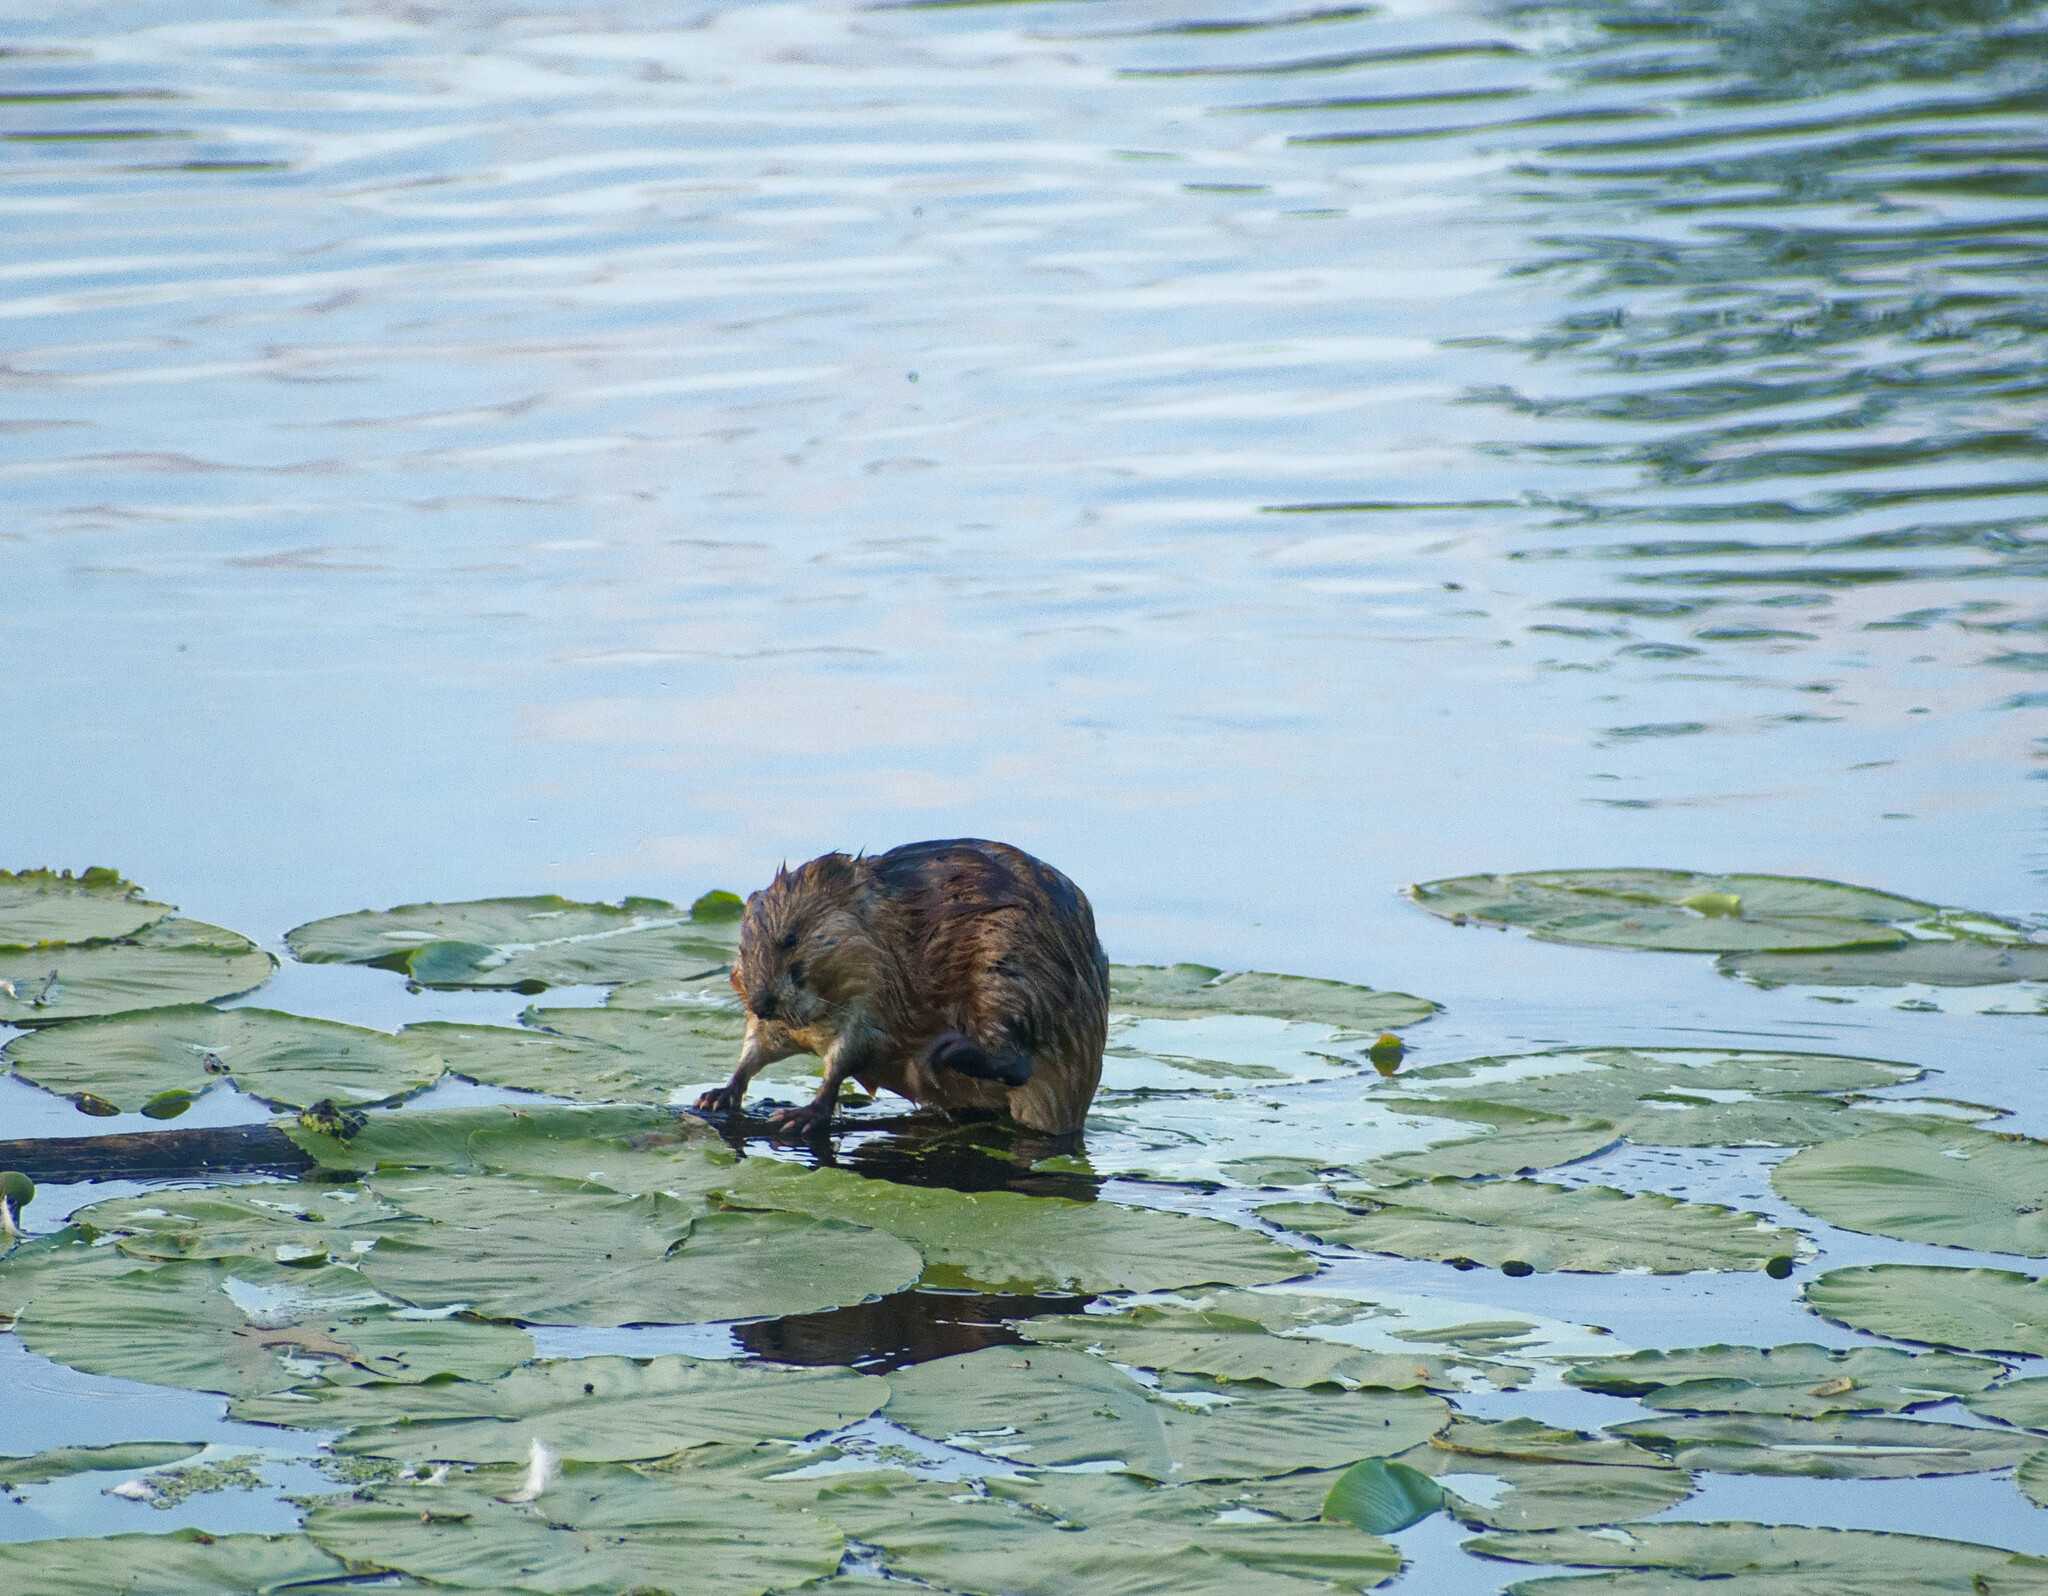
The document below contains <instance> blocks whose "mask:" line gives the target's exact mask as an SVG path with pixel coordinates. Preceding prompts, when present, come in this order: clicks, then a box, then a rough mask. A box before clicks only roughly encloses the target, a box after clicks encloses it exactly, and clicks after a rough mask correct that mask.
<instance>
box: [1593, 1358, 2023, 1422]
mask: <svg viewBox="0 0 2048 1596" xmlns="http://www.w3.org/2000/svg"><path fill="white" fill-rule="evenodd" d="M2004 1372H2005V1366H2004V1365H2003V1364H2001V1363H1996V1362H1993V1361H1992V1360H1991V1359H1989V1358H1965V1357H1957V1356H1956V1355H1955V1354H1953V1353H1947V1352H1903V1351H1901V1350H1899V1349H1898V1348H1897V1347H1834V1348H1830V1347H1821V1346H1815V1345H1814V1344H1813V1343H1811V1342H1801V1343H1798V1344H1795V1345H1791V1346H1782V1347H1729V1346H1712V1347H1694V1348H1691V1349H1689V1350H1686V1351H1680V1352H1638V1353H1635V1354H1633V1355H1632V1356H1629V1357H1626V1358H1604V1359H1602V1360H1601V1361H1600V1362H1598V1363H1581V1364H1578V1365H1576V1366H1575V1367H1573V1368H1572V1369H1570V1370H1568V1371H1567V1372H1566V1374H1565V1380H1566V1381H1567V1382H1568V1383H1570V1384H1572V1385H1575V1386H1579V1387H1581V1388H1583V1389H1585V1390H1588V1391H1600V1392H1604V1393H1606V1394H1607V1395H1609V1396H1627V1397H1634V1398H1636V1399H1637V1400H1638V1401H1639V1402H1641V1403H1642V1404H1643V1405H1644V1406H1645V1407H1651V1408H1657V1409H1660V1410H1662V1411H1664V1412H1670V1413H1777V1414H1784V1415H1786V1416H1788V1417H1800V1418H1816V1417H1819V1416H1821V1415H1824V1414H1831V1413H1901V1412H1905V1411H1906V1410H1908V1409H1911V1408H1916V1407H1925V1406H1926V1405H1928V1404H1929V1403H1933V1402H1946V1401H1948V1400H1950V1399H1951V1398H1953V1397H1958V1396H1967V1395H1968V1394H1969V1393H1971V1392H1981V1391H1983V1389H1984V1388H1985V1387H1986V1386H1988V1385H1990V1384H1991V1382H1992V1381H1994V1380H1996V1379H1997V1378H1998V1377H1999V1376H2000V1375H2001V1374H2003V1373H2004ZM2042 1383H2043V1385H2044V1386H2048V1381H2044V1382H2042Z"/></svg>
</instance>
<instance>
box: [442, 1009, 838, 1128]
mask: <svg viewBox="0 0 2048 1596" xmlns="http://www.w3.org/2000/svg"><path fill="white" fill-rule="evenodd" d="M520 1018H521V1020H522V1022H523V1023H524V1024H526V1025H530V1026H534V1027H536V1028H539V1029H541V1030H544V1031H545V1032H547V1033H548V1034H550V1035H553V1036H559V1037H563V1038H566V1039H568V1040H570V1041H572V1042H574V1043H576V1044H577V1045H579V1046H583V1047H594V1048H604V1049H607V1050H608V1051H607V1052H605V1053H604V1054H603V1055H602V1062H601V1063H600V1062H597V1061H595V1060H593V1061H592V1062H590V1063H587V1064H583V1065H581V1066H574V1067H572V1071H574V1070H580V1073H574V1072H571V1073H566V1074H565V1072H564V1070H563V1069H562V1068H561V1067H560V1066H559V1065H558V1064H556V1063H555V1061H553V1060H552V1059H550V1060H549V1061H548V1065H547V1067H546V1068H544V1069H543V1068H536V1067H535V1064H536V1063H537V1061H535V1060H532V1059H530V1058H529V1061H528V1065H527V1069H526V1072H525V1073H523V1074H515V1073H514V1072H513V1069H512V1068H511V1067H510V1066H509V1065H508V1066H499V1067H492V1066H491V1065H489V1064H488V1063H483V1064H482V1065H481V1070H482V1072H481V1073H479V1074H478V1077H477V1078H478V1079H489V1080H491V1081H492V1082H493V1084H495V1085H499V1086H524V1087H526V1088H527V1089H529V1090H532V1091H543V1092H553V1093H554V1094H555V1095H557V1096H558V1097H574V1098H578V1099H580V1100H582V1101H585V1102H594V1101H600V1100H609V1101H633V1102H643V1103H675V1104H679V1105H687V1104H690V1103H694V1102H695V1101H696V1099H697V1095H698V1093H699V1092H701V1091H702V1090H703V1089H704V1088H705V1087H707V1086H713V1085H717V1086H723V1085H724V1084H725V1082H726V1081H727V1080H728V1079H729V1078H730V1077H731V1075H732V1072H733V1069H734V1067H735V1066H736V1065H737V1064H738V1063H739V1059H740V1042H741V1039H742V1038H743V1037H744V1035H745V1034H746V1022H745V1019H744V1017H743V1016H741V1015H739V1014H731V1013H727V1012H725V1011H724V1010H721V1009H714V1008H703V1009H683V1010H677V1011H673V1012H656V1011H651V1010H645V1009H615V1008H601V1009H528V1010H527V1011H526V1013H525V1014H524V1015H522V1016H521V1017H520ZM823 1071H824V1065H823V1064H821V1063H820V1062H819V1061H818V1060H817V1059H815V1058H812V1057H810V1056H809V1055H808V1054H800V1055H798V1056H797V1057H795V1058H791V1059H784V1060H779V1061H778V1062H776V1063H774V1064H770V1065H769V1066H768V1067H767V1068H766V1069H765V1070H763V1071H762V1072H761V1073H760V1074H759V1075H757V1076H756V1077H755V1079H756V1080H757V1081H760V1080H771V1081H773V1080H790V1079H796V1078H801V1077H807V1076H816V1075H820V1074H822V1073H823ZM804 1095H805V1096H806V1097H808V1096H809V1095H810V1094H809V1092H806V1093H805V1094H804Z"/></svg>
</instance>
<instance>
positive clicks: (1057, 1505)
mask: <svg viewBox="0 0 2048 1596" xmlns="http://www.w3.org/2000/svg"><path fill="white" fill-rule="evenodd" d="M815 1501H816V1511H817V1512H819V1513H822V1514H824V1515H826V1516H828V1517H830V1518H831V1519H832V1520H833V1522H835V1523H837V1524H838V1525H839V1526H840V1527H841V1528H842V1529H844V1530H845V1531H846V1533H847V1535H848V1536H849V1537H850V1538H852V1539H855V1540H858V1541H860V1542H862V1543H864V1544H866V1545H870V1546H877V1547H880V1548H881V1550H882V1552H883V1555H884V1558H885V1560H886V1562H887V1564H888V1566H889V1568H890V1569H891V1570H892V1571H893V1572H895V1573H897V1574H899V1575H908V1576H909V1577H911V1578H913V1579H919V1580H924V1581H927V1582H929V1583H931V1584H933V1585H936V1586H939V1587H941V1588H942V1589H945V1590H951V1591H961V1592H969V1593H973V1596H1075V1593H1077V1592H1083V1591H1086V1592H1090V1593H1091V1596H1092V1593H1094V1592H1105V1593H1109V1592H1114V1593H1118V1596H1140V1593H1154V1592H1156V1593H1161V1596H1164V1593H1168V1592H1171V1593H1172V1596H1309V1593H1310V1592H1313V1591H1325V1592H1326V1591H1328V1589H1329V1588H1330V1586H1331V1585H1335V1586H1336V1587H1337V1588H1338V1589H1339V1590H1347V1591H1358V1590H1369V1589H1371V1588H1372V1587H1373V1586H1375V1585H1377V1584H1380V1583H1381V1582H1383V1581H1385V1580H1387V1579H1390V1578H1392V1577H1393V1575H1394V1574H1395V1573H1397V1572H1398V1571H1399V1569H1400V1566H1401V1554H1400V1553H1399V1552H1397V1551H1396V1550H1395V1549H1394V1548H1393V1547H1392V1546H1390V1545H1388V1544H1387V1543H1386V1542H1385V1541H1383V1540H1380V1539H1378V1538H1377V1537H1375V1536H1371V1535H1367V1534H1365V1533H1363V1532H1362V1531H1360V1530H1358V1529H1356V1528H1354V1527H1353V1526H1352V1525H1349V1524H1327V1523H1316V1522H1297V1523H1288V1522H1285V1521H1281V1520H1255V1521H1253V1522H1230V1521H1227V1520H1224V1519H1221V1518H1219V1515H1218V1513H1217V1507H1218V1505H1219V1503H1218V1496H1217V1493H1215V1492H1213V1491H1209V1490H1204V1489H1200V1488H1194V1487H1185V1486H1183V1487H1178V1488H1161V1487H1158V1486H1154V1485H1149V1484H1147V1483H1145V1482H1144V1481H1141V1480H1138V1479H1134V1478H1133V1477H1131V1476H1130V1475H1126V1474H1076V1475H1051V1476H1047V1477H1045V1478H1043V1479H1040V1480H1037V1481H1012V1480H1000V1479H998V1480H990V1481H988V1482H987V1485H986V1488H985V1493H983V1494H974V1495H967V1494H964V1493H963V1492H962V1491H961V1490H960V1488H959V1487H958V1486H954V1485H941V1484H927V1483H924V1482H921V1481H920V1482H912V1481H895V1480H889V1481H884V1480H881V1479H877V1478H873V1477H856V1478H854V1479H852V1480H848V1481H845V1482H844V1483H835V1484H830V1485H828V1486H826V1487H825V1488H824V1489H822V1490H819V1491H818V1492H817V1494H816V1498H815Z"/></svg>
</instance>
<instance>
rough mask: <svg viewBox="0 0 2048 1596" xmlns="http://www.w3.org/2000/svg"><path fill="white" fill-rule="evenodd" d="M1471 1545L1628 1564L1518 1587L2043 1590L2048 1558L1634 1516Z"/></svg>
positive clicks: (1537, 1593)
mask: <svg viewBox="0 0 2048 1596" xmlns="http://www.w3.org/2000/svg"><path fill="white" fill-rule="evenodd" d="M1464 1549H1465V1550H1466V1551H1467V1552H1471V1553H1474V1554H1476V1555H1477V1556H1480V1557H1498V1558H1502V1559H1504V1560H1506V1561H1509V1562H1516V1563H1562V1564H1564V1565H1566V1566H1567V1567H1571V1568H1591V1569H1608V1570H1617V1571H1621V1570H1627V1571H1631V1572H1615V1573H1608V1574H1605V1575H1603V1576H1600V1577H1595V1578H1591V1579H1588V1578H1583V1577H1572V1576H1563V1577H1559V1576H1552V1577H1547V1578H1538V1579H1525V1580H1521V1581H1519V1582H1517V1583H1516V1584H1514V1585H1511V1586H1509V1587H1508V1590H1509V1592H1510V1596H1574V1593H1578V1592H1585V1593H1588V1596H1593V1593H1597V1596H1678V1593H1679V1592H1682V1591H1684V1590H1686V1589H1688V1588H1690V1586H1691V1584H1692V1582H1694V1581H1697V1582H1699V1586H1700V1590H1701V1593H1702V1596H1802V1593H1815V1592H1823V1591H1827V1592H1835V1591H1839V1592H1844V1593H1847V1592H1852V1591H1853V1592H1854V1593H1855V1596H1927V1593H1929V1592H1934V1591H1952V1592H1956V1593H1958V1596H2041V1593H2043V1592H2048V1558H2042V1557H2029V1556H2026V1555H2024V1554H2022V1553H2019V1552H2008V1551H2005V1550H2003V1549H2001V1548H1999V1547H1995V1546H1972V1545H1969V1544H1967V1543H1965V1542H1962V1541H1942V1540H1934V1539H1932V1538H1930V1537H1927V1536H1921V1535H1895V1534H1891V1533H1888V1532H1886V1531H1883V1530H1838V1529H1807V1528H1804V1527H1801V1526H1793V1525H1776V1524H1735V1523H1715V1524H1688V1523H1671V1524H1632V1525H1630V1526H1629V1527H1628V1528H1627V1529H1564V1530H1537V1531H1527V1532H1523V1533H1519V1534H1494V1535H1482V1536H1480V1537H1479V1538H1478V1539H1477V1540H1471V1541H1467V1542H1465V1545H1464Z"/></svg>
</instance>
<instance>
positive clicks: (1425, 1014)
mask: <svg viewBox="0 0 2048 1596" xmlns="http://www.w3.org/2000/svg"><path fill="white" fill-rule="evenodd" d="M1109 1006H1110V1010H1111V1012H1112V1013H1116V1014H1135V1015H1139V1016H1141V1017H1145V1018H1151V1019H1163V1020H1185V1019H1192V1018H1193V1017H1195V1016H1196V1015H1202V1014H1258V1015H1264V1016H1266V1017H1267V1018H1269V1019H1276V1020H1301V1021H1306V1022H1308V1023H1310V1024H1315V1025H1334V1026H1336V1027H1337V1028H1338V1029H1340V1030H1346V1031H1358V1032H1364V1033H1368V1034H1370V1033H1373V1032H1378V1031H1398V1030H1400V1029H1401V1028H1402V1027H1404V1026H1409V1025H1418V1024H1420V1023H1421V1022H1422V1021H1424V1020H1426V1019H1428V1018H1429V1017H1430V1016H1431V1015H1432V1014H1434V1013H1436V1012H1437V1010H1438V1008H1439V1007H1441V1005H1439V1004H1436V1003H1432V1002H1430V1001H1429V1000H1428V999H1427V998H1418V997H1410V996H1409V995H1408V994H1407V993H1406V992H1380V991H1375V990H1374V989H1373V988H1371V987H1366V986H1351V985H1347V984H1346V983H1345V982H1342V981H1321V980H1315V979H1312V978H1310V977H1308V976H1300V975H1269V974H1267V973H1266V972H1265V971H1263V970H1247V971H1243V972H1241V973H1238V974H1233V975H1226V974H1224V973H1223V972H1222V971H1221V970H1214V969H1211V968H1210V967H1209V966H1208V965H1206V964H1173V965H1165V966H1161V965H1154V964H1112V965H1111V966H1110V967H1109Z"/></svg>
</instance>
